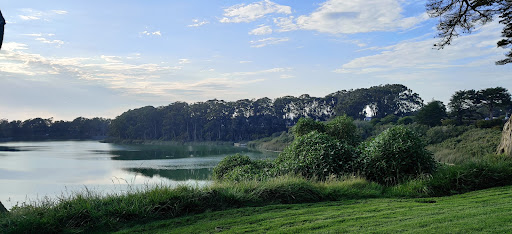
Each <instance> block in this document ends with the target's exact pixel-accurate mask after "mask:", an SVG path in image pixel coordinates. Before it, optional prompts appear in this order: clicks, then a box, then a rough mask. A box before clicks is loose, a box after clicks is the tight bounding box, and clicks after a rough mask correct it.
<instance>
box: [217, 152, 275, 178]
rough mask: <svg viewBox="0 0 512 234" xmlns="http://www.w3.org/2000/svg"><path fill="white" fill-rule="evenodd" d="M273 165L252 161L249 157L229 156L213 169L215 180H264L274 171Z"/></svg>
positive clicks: (268, 162) (261, 161) (266, 162)
mask: <svg viewBox="0 0 512 234" xmlns="http://www.w3.org/2000/svg"><path fill="white" fill-rule="evenodd" d="M272 167H273V163H272V162H270V161H263V160H251V159H250V158H249V156H245V155H240V154H236V155H232V156H227V157H225V158H224V159H222V161H220V162H219V164H218V165H217V166H216V167H214V168H213V174H212V177H213V179H214V180H218V181H222V180H227V181H243V180H264V179H266V178H267V177H268V176H270V173H271V171H272Z"/></svg>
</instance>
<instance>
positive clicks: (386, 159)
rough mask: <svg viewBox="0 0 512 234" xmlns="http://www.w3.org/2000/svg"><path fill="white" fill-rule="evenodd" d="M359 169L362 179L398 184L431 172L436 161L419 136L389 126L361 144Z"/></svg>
mask: <svg viewBox="0 0 512 234" xmlns="http://www.w3.org/2000/svg"><path fill="white" fill-rule="evenodd" d="M361 150H362V156H361V159H360V167H361V168H362V170H361V171H362V172H363V173H364V175H365V177H366V178H367V179H369V180H372V181H377V182H379V183H381V184H398V183H400V182H402V181H404V180H406V179H409V178H414V177H416V176H418V175H421V174H429V173H432V172H433V171H434V170H435V168H436V162H435V160H434V158H433V157H432V154H431V153H430V152H428V151H427V150H425V145H424V143H423V141H422V140H421V139H420V137H419V136H418V135H416V134H415V133H414V132H412V131H411V130H409V129H407V128H405V127H403V126H396V127H392V128H390V129H388V130H386V131H384V132H382V133H381V134H380V135H379V136H377V137H376V138H375V139H374V140H372V141H369V142H366V143H364V144H362V145H361Z"/></svg>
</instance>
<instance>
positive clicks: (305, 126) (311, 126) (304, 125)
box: [293, 118, 325, 137]
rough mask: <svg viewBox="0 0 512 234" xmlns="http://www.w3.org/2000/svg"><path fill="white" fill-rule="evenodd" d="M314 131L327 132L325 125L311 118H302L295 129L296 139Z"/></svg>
mask: <svg viewBox="0 0 512 234" xmlns="http://www.w3.org/2000/svg"><path fill="white" fill-rule="evenodd" d="M312 131H318V132H325V124H324V123H322V122H319V121H315V120H314V119H311V118H300V119H299V121H297V124H295V126H294V127H293V133H294V134H295V136H296V137H299V136H303V135H306V134H308V133H310V132H312Z"/></svg>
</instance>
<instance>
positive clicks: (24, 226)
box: [0, 162, 512, 233]
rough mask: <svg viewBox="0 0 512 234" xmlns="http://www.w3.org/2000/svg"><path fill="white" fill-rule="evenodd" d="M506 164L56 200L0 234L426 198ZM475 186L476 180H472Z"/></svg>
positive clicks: (460, 188) (459, 188)
mask: <svg viewBox="0 0 512 234" xmlns="http://www.w3.org/2000/svg"><path fill="white" fill-rule="evenodd" d="M511 168H512V167H510V163H501V162H500V163H495V164H486V163H480V164H468V165H463V166H447V167H445V168H444V169H443V170H440V171H439V172H438V173H436V174H434V175H433V176H432V177H423V178H418V179H414V180H411V181H409V182H405V183H402V184H399V185H396V186H390V187H388V186H383V185H379V184H377V183H373V182H369V181H367V180H365V179H363V178H358V177H353V176H349V177H343V178H334V177H333V178H331V179H329V180H327V181H323V182H321V181H316V180H308V179H304V178H301V177H296V176H283V177H278V178H272V179H270V180H267V181H242V182H215V183H213V184H212V185H210V186H205V187H197V186H196V187H193V186H185V185H182V186H177V187H174V188H171V187H167V186H156V187H147V188H145V189H138V190H135V191H131V192H128V193H127V194H122V195H110V196H102V195H100V194H95V193H94V192H91V191H84V192H82V193H77V194H74V195H73V196H72V197H70V198H62V199H60V200H49V199H47V200H41V201H39V202H38V203H32V204H22V205H21V206H19V207H14V208H13V209H12V210H11V212H10V213H8V214H3V215H2V214H0V233H32V232H38V233H56V232H112V231H118V230H123V229H126V228H130V227H134V226H139V225H143V224H146V223H152V222H156V221H159V220H169V219H175V218H179V217H184V216H189V215H197V214H201V213H204V212H214V211H224V210H230V209H236V208H244V207H265V206H269V205H279V204H305V203H317V202H333V201H348V200H367V199H375V198H380V199H390V198H392V199H401V198H428V197H433V196H436V197H437V196H446V195H453V194H460V193H465V192H469V191H474V190H480V189H486V188H489V187H497V186H505V185H512V182H510V180H509V179H508V178H510V177H511V176H512V169H511ZM476 178H478V179H476Z"/></svg>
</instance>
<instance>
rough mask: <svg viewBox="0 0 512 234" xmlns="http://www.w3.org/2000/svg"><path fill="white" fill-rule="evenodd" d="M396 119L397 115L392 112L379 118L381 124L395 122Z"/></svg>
mask: <svg viewBox="0 0 512 234" xmlns="http://www.w3.org/2000/svg"><path fill="white" fill-rule="evenodd" d="M396 121H398V116H396V115H394V114H390V115H386V117H384V118H382V119H380V123H381V124H389V123H396Z"/></svg>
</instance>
